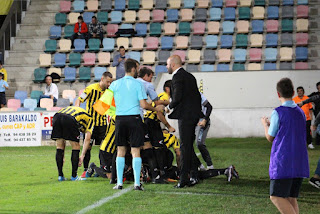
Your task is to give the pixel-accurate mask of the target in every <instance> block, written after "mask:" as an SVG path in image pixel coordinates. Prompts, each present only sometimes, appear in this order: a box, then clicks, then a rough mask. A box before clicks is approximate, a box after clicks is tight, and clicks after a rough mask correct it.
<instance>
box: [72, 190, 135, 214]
mask: <svg viewBox="0 0 320 214" xmlns="http://www.w3.org/2000/svg"><path fill="white" fill-rule="evenodd" d="M132 189H133V186H131V187H127V188H125V189H123V190H120V191H118V192H117V193H115V194H113V195H112V196H108V197H105V198H102V199H100V200H99V201H97V202H95V203H93V204H92V205H90V206H87V207H85V208H83V209H82V210H80V211H79V212H77V213H76V214H83V213H86V212H89V211H90V210H93V209H95V208H97V207H100V206H101V205H103V204H105V203H107V202H109V201H111V200H112V199H114V198H118V197H120V196H121V195H123V194H125V193H127V192H129V191H130V190H132Z"/></svg>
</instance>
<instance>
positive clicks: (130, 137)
mask: <svg viewBox="0 0 320 214" xmlns="http://www.w3.org/2000/svg"><path fill="white" fill-rule="evenodd" d="M115 134H116V136H115V142H116V144H117V146H128V145H130V146H131V147H134V148H138V147H141V146H143V145H144V128H143V122H142V119H141V117H140V115H128V116H117V117H116V129H115Z"/></svg>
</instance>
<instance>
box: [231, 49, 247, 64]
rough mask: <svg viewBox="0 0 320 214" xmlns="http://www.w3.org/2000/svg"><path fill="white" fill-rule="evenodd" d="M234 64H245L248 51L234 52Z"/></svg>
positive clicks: (238, 50)
mask: <svg viewBox="0 0 320 214" xmlns="http://www.w3.org/2000/svg"><path fill="white" fill-rule="evenodd" d="M233 54H234V62H245V61H246V58H247V50H246V49H235V50H234V53H233Z"/></svg>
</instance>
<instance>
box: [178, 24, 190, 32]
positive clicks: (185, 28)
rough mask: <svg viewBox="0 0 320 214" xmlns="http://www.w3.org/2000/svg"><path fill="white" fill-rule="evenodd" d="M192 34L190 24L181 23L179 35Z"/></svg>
mask: <svg viewBox="0 0 320 214" xmlns="http://www.w3.org/2000/svg"><path fill="white" fill-rule="evenodd" d="M189 34H190V23H189V22H180V23H179V35H189Z"/></svg>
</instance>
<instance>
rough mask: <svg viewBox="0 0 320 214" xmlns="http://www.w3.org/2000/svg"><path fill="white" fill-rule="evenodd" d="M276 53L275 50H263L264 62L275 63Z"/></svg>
mask: <svg viewBox="0 0 320 214" xmlns="http://www.w3.org/2000/svg"><path fill="white" fill-rule="evenodd" d="M277 55H278V51H277V49H276V48H266V49H265V50H264V56H265V61H266V62H275V61H277Z"/></svg>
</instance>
